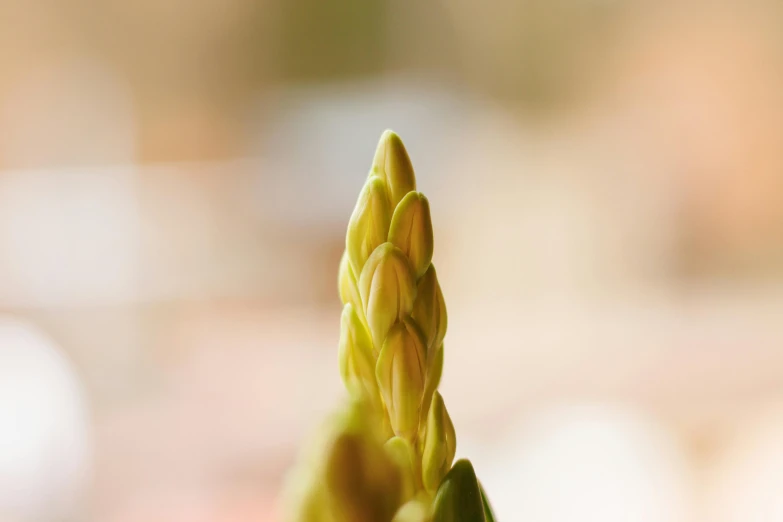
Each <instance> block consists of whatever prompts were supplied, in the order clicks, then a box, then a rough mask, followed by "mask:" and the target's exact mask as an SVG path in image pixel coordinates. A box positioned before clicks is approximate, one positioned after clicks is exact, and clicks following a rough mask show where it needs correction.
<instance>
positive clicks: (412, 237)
mask: <svg viewBox="0 0 783 522" xmlns="http://www.w3.org/2000/svg"><path fill="white" fill-rule="evenodd" d="M433 247H434V241H433V232H432V221H431V219H430V207H429V202H428V201H427V198H426V197H424V195H423V194H422V193H420V192H417V191H416V178H415V176H414V173H413V167H412V165H411V161H410V159H409V157H408V153H407V152H406V150H405V147H404V146H403V144H402V141H401V140H400V138H399V136H397V135H396V134H395V133H393V132H391V131H386V132H385V133H384V134H383V136H382V137H381V140H380V143H379V144H378V148H377V150H376V152H375V158H374V160H373V164H372V168H371V169H370V174H369V177H368V178H367V181H366V182H365V184H364V188H363V189H362V191H361V194H360V195H359V200H358V202H357V203H356V207H355V208H354V211H353V214H352V215H351V219H350V222H349V224H348V233H347V235H346V240H345V253H344V254H343V257H342V261H341V262H340V269H339V291H340V299H341V300H342V302H343V313H342V321H341V331H340V343H339V357H338V359H339V366H340V374H341V376H342V379H343V381H344V382H345V385H346V388H347V390H348V392H349V393H348V396H349V398H348V400H347V401H346V404H345V405H344V407H343V408H342V409H341V410H340V411H339V412H338V413H337V414H335V415H334V416H333V417H332V418H330V419H329V420H328V421H327V422H326V423H325V424H324V426H323V427H322V428H321V430H319V431H318V432H317V433H316V439H315V440H314V441H313V442H312V443H311V445H310V446H309V447H308V450H309V451H308V452H307V453H305V454H304V455H303V457H302V459H301V462H300V463H299V465H298V467H297V469H296V470H295V471H294V473H293V475H292V476H291V480H290V483H289V489H288V498H287V503H286V510H287V511H286V516H287V517H288V520H289V521H290V522H494V515H493V514H492V510H491V508H490V507H489V504H488V502H487V500H486V496H485V495H484V492H483V490H482V488H481V486H480V484H479V482H478V480H477V479H476V475H475V473H474V470H473V466H472V465H471V464H470V462H469V461H467V460H460V461H458V462H457V463H456V464H454V465H453V466H452V461H453V460H454V455H455V452H456V444H457V441H456V436H455V433H454V425H453V424H452V422H451V417H450V416H449V413H448V411H447V410H446V405H445V404H444V402H443V397H441V395H440V393H439V392H438V385H439V383H440V378H441V373H442V370H443V339H444V337H445V335H446V325H447V318H446V306H445V303H444V300H443V294H442V292H441V288H440V284H439V283H438V277H437V274H436V272H435V267H434V266H433V264H432V254H433Z"/></svg>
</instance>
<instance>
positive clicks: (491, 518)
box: [479, 480, 495, 522]
mask: <svg viewBox="0 0 783 522" xmlns="http://www.w3.org/2000/svg"><path fill="white" fill-rule="evenodd" d="M479 491H481V502H482V504H484V518H485V519H487V522H495V512H494V511H493V510H492V506H491V505H490V503H489V498H488V497H487V492H486V491H484V486H483V485H482V484H481V481H480V480H479Z"/></svg>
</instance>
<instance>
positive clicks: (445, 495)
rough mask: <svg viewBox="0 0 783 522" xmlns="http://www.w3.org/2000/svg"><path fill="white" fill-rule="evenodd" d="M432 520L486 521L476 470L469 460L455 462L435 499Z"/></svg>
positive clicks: (437, 521)
mask: <svg viewBox="0 0 783 522" xmlns="http://www.w3.org/2000/svg"><path fill="white" fill-rule="evenodd" d="M432 522H486V518H485V517H484V506H483V502H482V500H481V492H480V491H479V486H478V480H477V479H476V472H475V471H474V470H473V465H472V464H471V463H470V462H469V461H467V460H460V461H457V463H456V464H454V467H453V468H451V471H449V472H448V473H447V474H446V476H445V477H444V478H443V482H442V483H441V485H440V487H439V488H438V492H437V494H436V495H435V500H433V514H432Z"/></svg>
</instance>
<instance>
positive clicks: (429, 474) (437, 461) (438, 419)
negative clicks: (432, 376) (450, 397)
mask: <svg viewBox="0 0 783 522" xmlns="http://www.w3.org/2000/svg"><path fill="white" fill-rule="evenodd" d="M456 451H457V437H456V434H455V433H454V425H453V424H452V423H451V417H450V416H449V412H448V411H447V410H446V405H445V404H444V403H443V397H441V395H440V393H438V392H435V394H434V395H433V396H432V406H430V411H429V414H428V415H427V433H426V436H425V439H424V451H423V452H422V460H421V466H422V479H423V482H424V488H425V489H426V490H427V491H428V492H429V493H431V494H435V492H436V491H438V486H440V483H441V480H443V477H444V476H445V475H446V473H447V472H448V471H449V468H451V463H452V462H453V461H454V454H455V453H456Z"/></svg>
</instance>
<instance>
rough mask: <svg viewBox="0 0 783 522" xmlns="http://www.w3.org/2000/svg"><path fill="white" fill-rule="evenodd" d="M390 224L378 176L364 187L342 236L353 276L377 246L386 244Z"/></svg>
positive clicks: (383, 186)
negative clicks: (345, 231) (344, 235)
mask: <svg viewBox="0 0 783 522" xmlns="http://www.w3.org/2000/svg"><path fill="white" fill-rule="evenodd" d="M390 221H391V208H390V207H389V199H388V197H387V196H386V186H385V184H384V182H383V180H382V179H381V178H379V177H377V176H371V177H370V179H368V180H367V182H366V183H365V184H364V189H362V193H361V194H360V195H359V200H358V201H357V202H356V207H355V208H354V209H353V214H352V215H351V220H350V221H349V223H348V233H347V234H346V237H345V250H346V252H348V259H349V260H350V262H351V268H353V273H354V274H361V272H362V268H363V267H364V263H365V262H366V261H367V258H368V257H369V256H370V254H371V253H372V252H373V250H375V249H376V247H377V246H378V245H380V244H381V243H383V242H384V241H386V237H387V236H388V234H389V223H390Z"/></svg>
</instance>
